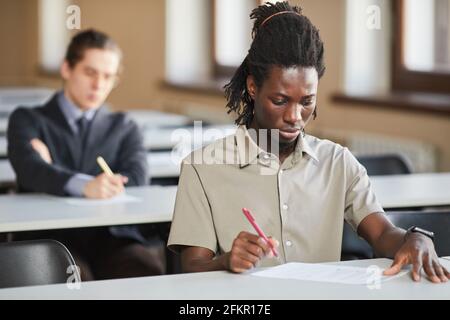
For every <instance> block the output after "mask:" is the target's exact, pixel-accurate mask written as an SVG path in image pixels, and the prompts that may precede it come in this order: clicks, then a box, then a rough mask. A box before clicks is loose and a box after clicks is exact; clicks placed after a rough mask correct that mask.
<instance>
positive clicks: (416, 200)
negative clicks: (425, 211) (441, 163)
mask: <svg viewBox="0 0 450 320" xmlns="http://www.w3.org/2000/svg"><path fill="white" fill-rule="evenodd" d="M370 181H371V183H372V186H373V189H374V192H375V195H376V196H377V199H378V201H380V203H381V204H382V205H383V207H384V208H407V207H427V206H428V207H429V206H448V205H450V172H446V173H423V174H407V175H391V176H373V177H370Z"/></svg>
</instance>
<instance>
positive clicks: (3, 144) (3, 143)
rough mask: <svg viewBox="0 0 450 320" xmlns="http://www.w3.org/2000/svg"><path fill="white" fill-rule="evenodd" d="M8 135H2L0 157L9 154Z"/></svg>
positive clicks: (0, 137) (0, 138)
mask: <svg viewBox="0 0 450 320" xmlns="http://www.w3.org/2000/svg"><path fill="white" fill-rule="evenodd" d="M7 145H8V144H7V142H6V136H0V158H5V157H6V156H7V155H8V148H7Z"/></svg>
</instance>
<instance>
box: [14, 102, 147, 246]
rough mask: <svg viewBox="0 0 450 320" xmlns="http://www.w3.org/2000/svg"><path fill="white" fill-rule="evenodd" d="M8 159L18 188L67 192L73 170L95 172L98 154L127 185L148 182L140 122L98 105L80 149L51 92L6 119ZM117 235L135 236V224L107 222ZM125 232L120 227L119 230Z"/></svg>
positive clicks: (74, 172) (54, 192)
mask: <svg viewBox="0 0 450 320" xmlns="http://www.w3.org/2000/svg"><path fill="white" fill-rule="evenodd" d="M7 135H8V158H9V160H10V162H11V165H12V167H13V168H14V171H15V172H16V176H17V185H18V189H19V190H20V191H25V192H44V193H48V194H53V195H59V196H65V195H66V194H65V192H64V186H65V184H66V183H67V181H68V180H69V179H70V178H71V177H72V176H73V175H74V174H76V173H85V174H90V175H93V176H96V175H98V174H100V173H101V172H102V171H101V168H100V167H99V166H98V164H97V162H96V158H97V156H102V157H103V158H104V159H105V161H106V162H107V163H108V164H109V166H110V167H111V169H112V171H113V172H115V173H120V174H122V175H124V176H127V177H128V179H129V180H128V183H127V186H140V185H146V184H148V168H147V156H146V151H145V149H144V147H143V141H142V135H141V133H140V131H139V128H138V126H137V125H136V123H135V122H134V121H132V120H131V119H130V118H129V117H128V116H127V115H125V114H124V113H112V112H109V111H108V110H107V109H106V108H105V107H101V108H100V109H99V110H98V111H97V112H96V114H95V116H94V118H93V119H92V121H91V125H90V129H89V135H88V137H87V140H86V144H85V147H84V150H83V149H82V145H81V141H80V139H79V136H78V135H76V134H74V133H73V131H72V130H71V128H70V126H69V124H68V122H67V121H66V118H65V117H64V115H63V113H62V112H61V110H60V107H59V105H58V99H57V96H56V95H54V96H53V97H52V98H51V99H50V101H49V102H47V103H46V104H45V105H43V106H40V107H36V108H20V107H19V108H18V109H16V110H15V111H14V112H13V113H12V114H11V116H10V118H9V124H8V132H7ZM32 138H38V139H40V140H42V141H43V142H44V143H45V144H46V145H47V147H48V149H49V151H50V155H51V157H52V160H53V163H52V164H48V163H46V162H45V161H44V160H43V159H42V158H41V157H40V155H39V154H38V153H37V152H36V151H34V149H33V148H32V147H31V144H30V140H31V139H32ZM110 230H111V231H112V233H113V234H115V235H117V236H127V235H128V236H129V237H131V238H139V239H138V240H140V237H139V236H137V234H136V230H135V229H134V228H117V227H111V228H110ZM122 231H123V232H122Z"/></svg>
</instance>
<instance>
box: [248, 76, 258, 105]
mask: <svg viewBox="0 0 450 320" xmlns="http://www.w3.org/2000/svg"><path fill="white" fill-rule="evenodd" d="M257 90H258V87H257V86H256V83H255V78H254V77H253V76H252V75H248V76H247V92H248V94H249V95H250V97H252V99H253V100H255V96H256V93H257Z"/></svg>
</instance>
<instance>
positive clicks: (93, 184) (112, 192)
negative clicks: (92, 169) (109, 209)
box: [83, 173, 128, 199]
mask: <svg viewBox="0 0 450 320" xmlns="http://www.w3.org/2000/svg"><path fill="white" fill-rule="evenodd" d="M127 182H128V178H127V177H124V176H122V175H120V174H115V175H113V176H110V175H107V174H106V173H102V174H99V175H98V176H96V177H95V179H93V180H92V181H89V182H88V183H87V184H86V185H85V187H84V190H83V194H84V196H85V197H86V198H90V199H108V198H112V197H114V196H117V195H118V194H120V193H122V192H123V191H124V190H125V188H124V184H126V183H127Z"/></svg>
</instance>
